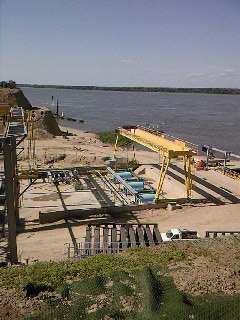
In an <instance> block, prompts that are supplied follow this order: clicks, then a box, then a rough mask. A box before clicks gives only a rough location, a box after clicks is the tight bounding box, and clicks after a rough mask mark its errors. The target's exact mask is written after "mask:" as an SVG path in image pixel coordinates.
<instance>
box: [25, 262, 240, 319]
mask: <svg viewBox="0 0 240 320" xmlns="http://www.w3.org/2000/svg"><path fill="white" fill-rule="evenodd" d="M160 272H161V270H158V269H155V268H150V267H144V268H143V269H142V270H140V271H139V270H137V271H134V272H126V271H114V272H111V273H109V274H108V275H98V276H94V277H91V278H90V279H84V280H80V281H75V282H72V283H70V284H69V285H68V286H65V287H63V288H61V290H60V292H61V294H62V299H64V300H62V301H61V300H60V301H59V300H58V301H52V300H51V298H50V299H49V300H48V301H47V304H46V307H45V309H44V311H43V317H41V319H42V318H44V319H46V318H47V319H48V316H51V319H53V318H54V319H69V320H75V319H129V320H130V319H139V320H140V319H156V320H157V319H212V320H214V319H215V320H218V319H235V320H237V319H239V316H240V310H239V308H238V305H239V303H240V296H239V295H234V296H231V295H230V296H226V295H223V294H214V295H213V294H206V295H202V296H197V297H196V296H195V297H194V296H192V295H190V294H186V293H184V292H182V291H179V290H178V289H177V288H176V287H175V285H174V283H173V280H172V279H171V278H169V277H166V276H162V275H161V274H160ZM222 315H223V316H226V317H225V318H222ZM39 318H40V317H38V316H36V317H35V319H39ZM31 319H34V318H33V317H31Z"/></svg>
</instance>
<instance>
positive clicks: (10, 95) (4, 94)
mask: <svg viewBox="0 0 240 320" xmlns="http://www.w3.org/2000/svg"><path fill="white" fill-rule="evenodd" d="M1 102H3V103H9V104H10V106H11V107H22V108H23V109H24V110H32V109H33V107H32V105H31V103H30V102H29V101H28V99H27V98H26V97H25V96H24V94H23V92H22V90H21V89H18V88H17V89H10V88H1V89H0V103H1Z"/></svg>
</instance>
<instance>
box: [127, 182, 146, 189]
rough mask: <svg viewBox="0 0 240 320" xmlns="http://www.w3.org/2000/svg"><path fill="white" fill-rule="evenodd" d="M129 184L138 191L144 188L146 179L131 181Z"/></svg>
mask: <svg viewBox="0 0 240 320" xmlns="http://www.w3.org/2000/svg"><path fill="white" fill-rule="evenodd" d="M128 184H129V185H130V186H131V187H132V188H133V189H135V190H136V191H143V190H144V181H129V182H128Z"/></svg>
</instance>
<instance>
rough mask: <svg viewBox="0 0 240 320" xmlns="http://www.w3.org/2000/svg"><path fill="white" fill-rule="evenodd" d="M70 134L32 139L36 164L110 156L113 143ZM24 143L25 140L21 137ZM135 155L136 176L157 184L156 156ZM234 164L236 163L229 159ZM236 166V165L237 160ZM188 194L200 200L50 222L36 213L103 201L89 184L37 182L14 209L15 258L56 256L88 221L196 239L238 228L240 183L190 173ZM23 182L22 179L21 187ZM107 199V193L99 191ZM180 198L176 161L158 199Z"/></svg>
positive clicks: (123, 153) (99, 161)
mask: <svg viewBox="0 0 240 320" xmlns="http://www.w3.org/2000/svg"><path fill="white" fill-rule="evenodd" d="M61 129H62V130H64V131H67V130H68V132H69V133H70V132H71V133H73V135H69V136H59V137H51V139H49V137H47V138H48V139H46V137H39V139H38V140H37V141H36V155H37V157H36V162H37V163H38V166H40V167H41V168H49V167H55V168H64V167H74V166H81V165H82V166H86V165H88V166H91V165H92V166H96V165H103V164H104V160H103V159H104V157H106V156H112V155H113V147H112V146H109V145H104V144H103V143H102V142H101V141H99V140H98V138H97V136H96V135H95V134H94V133H88V132H83V131H81V130H76V129H70V128H69V129H67V128H61ZM24 143H25V146H27V140H25V142H24ZM135 153H136V158H137V160H138V162H139V163H140V164H141V165H140V167H139V168H138V169H137V170H136V172H135V173H136V174H137V175H138V176H141V177H144V178H145V179H146V181H148V182H149V183H150V184H151V185H152V186H153V187H154V188H156V187H157V183H158V178H159V174H160V166H159V164H160V163H161V159H159V155H158V154H156V153H154V152H150V151H145V150H141V149H137V150H135ZM117 156H119V157H128V158H131V157H132V151H131V150H126V149H125V150H123V149H121V148H119V150H118V152H117ZM26 159H27V156H26V154H23V155H22V157H21V159H20V164H22V166H24V167H27V166H28V163H27V160H26ZM234 164H235V165H236V166H238V164H237V163H234ZM239 167H240V164H239ZM194 175H195V176H196V179H195V181H194V182H193V192H192V198H194V199H199V200H203V199H205V200H206V201H205V203H201V202H199V203H188V204H184V205H182V208H181V209H177V210H175V211H168V210H166V209H151V210H144V211H136V212H131V213H121V214H119V215H116V214H115V215H114V216H111V215H102V214H101V215H97V216H94V215H91V216H89V217H84V218H83V219H68V220H61V221H58V222H56V223H52V224H44V225H41V224H39V211H41V212H47V211H51V212H54V211H59V210H60V211H64V210H70V209H86V208H100V207H101V206H102V205H103V204H102V203H101V201H99V199H98V196H97V194H98V190H97V191H96V188H90V189H88V190H81V191H77V192H75V190H74V188H73V186H72V185H65V184H60V185H59V187H58V188H56V186H55V185H54V184H53V183H49V182H43V181H42V180H37V182H36V183H34V184H33V185H32V186H31V187H30V188H29V189H28V190H27V191H26V192H25V193H24V196H23V201H22V206H21V209H20V220H21V226H20V227H19V234H18V236H17V244H18V255H19V259H20V260H21V261H24V260H25V259H28V260H29V261H30V262H31V261H34V260H40V261H42V260H48V261H49V260H62V259H65V258H67V256H66V254H65V250H66V244H68V243H70V244H73V243H74V242H82V241H84V237H85V230H86V225H87V224H88V223H93V222H94V223H96V222H101V223H103V222H104V223H107V222H116V223H117V222H118V223H135V224H136V223H158V226H159V230H160V231H161V232H165V231H167V230H169V229H170V228H189V229H194V230H197V231H198V232H199V233H200V235H201V236H202V237H204V236H205V231H206V230H215V229H216V230H239V229H240V182H238V181H235V180H233V179H231V178H229V177H226V176H224V175H222V174H221V173H219V172H216V171H214V169H211V170H208V171H194ZM27 183H28V181H24V182H23V183H22V189H23V188H24V187H25V186H27ZM104 192H105V194H106V195H107V196H109V199H110V200H111V197H110V195H109V193H108V192H107V191H106V190H105V191H104ZM184 197H186V190H185V185H184V175H183V165H182V161H180V160H174V161H172V163H171V166H170V168H169V171H168V174H167V176H166V179H165V181H164V185H163V194H162V198H166V199H177V198H184ZM1 241H2V242H1V260H3V258H4V252H6V251H7V249H6V247H7V243H6V242H5V241H4V239H2V240H1Z"/></svg>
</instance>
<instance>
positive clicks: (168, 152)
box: [114, 127, 197, 201]
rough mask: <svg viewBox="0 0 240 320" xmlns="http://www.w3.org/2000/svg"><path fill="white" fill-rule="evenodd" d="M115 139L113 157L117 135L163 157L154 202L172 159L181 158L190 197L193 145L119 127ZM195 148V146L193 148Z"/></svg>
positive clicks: (148, 131) (145, 130)
mask: <svg viewBox="0 0 240 320" xmlns="http://www.w3.org/2000/svg"><path fill="white" fill-rule="evenodd" d="M116 131H117V139H116V143H115V147H114V157H115V156H116V151H117V143H118V137H119V135H122V136H124V137H126V138H128V139H130V140H132V141H134V142H137V143H139V144H141V145H143V146H144V147H146V148H149V149H151V150H153V151H155V152H157V153H158V154H160V155H162V156H163V162H162V166H161V172H160V178H159V183H158V187H157V192H156V197H155V201H157V200H158V199H159V196H160V192H161V190H162V186H163V182H164V179H165V176H166V174H167V170H168V167H169V164H170V161H171V159H172V158H176V157H182V158H183V162H184V173H185V185H186V192H187V197H188V198H189V197H190V193H191V185H192V177H191V158H192V156H195V155H197V151H196V150H194V149H195V148H194V146H195V145H192V144H191V145H190V146H189V143H187V142H184V141H181V140H178V139H176V138H172V137H169V136H166V135H164V134H163V133H160V132H154V131H151V130H149V129H146V128H143V127H141V128H139V127H119V128H118V129H117V130H116ZM195 147H196V146H195Z"/></svg>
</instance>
